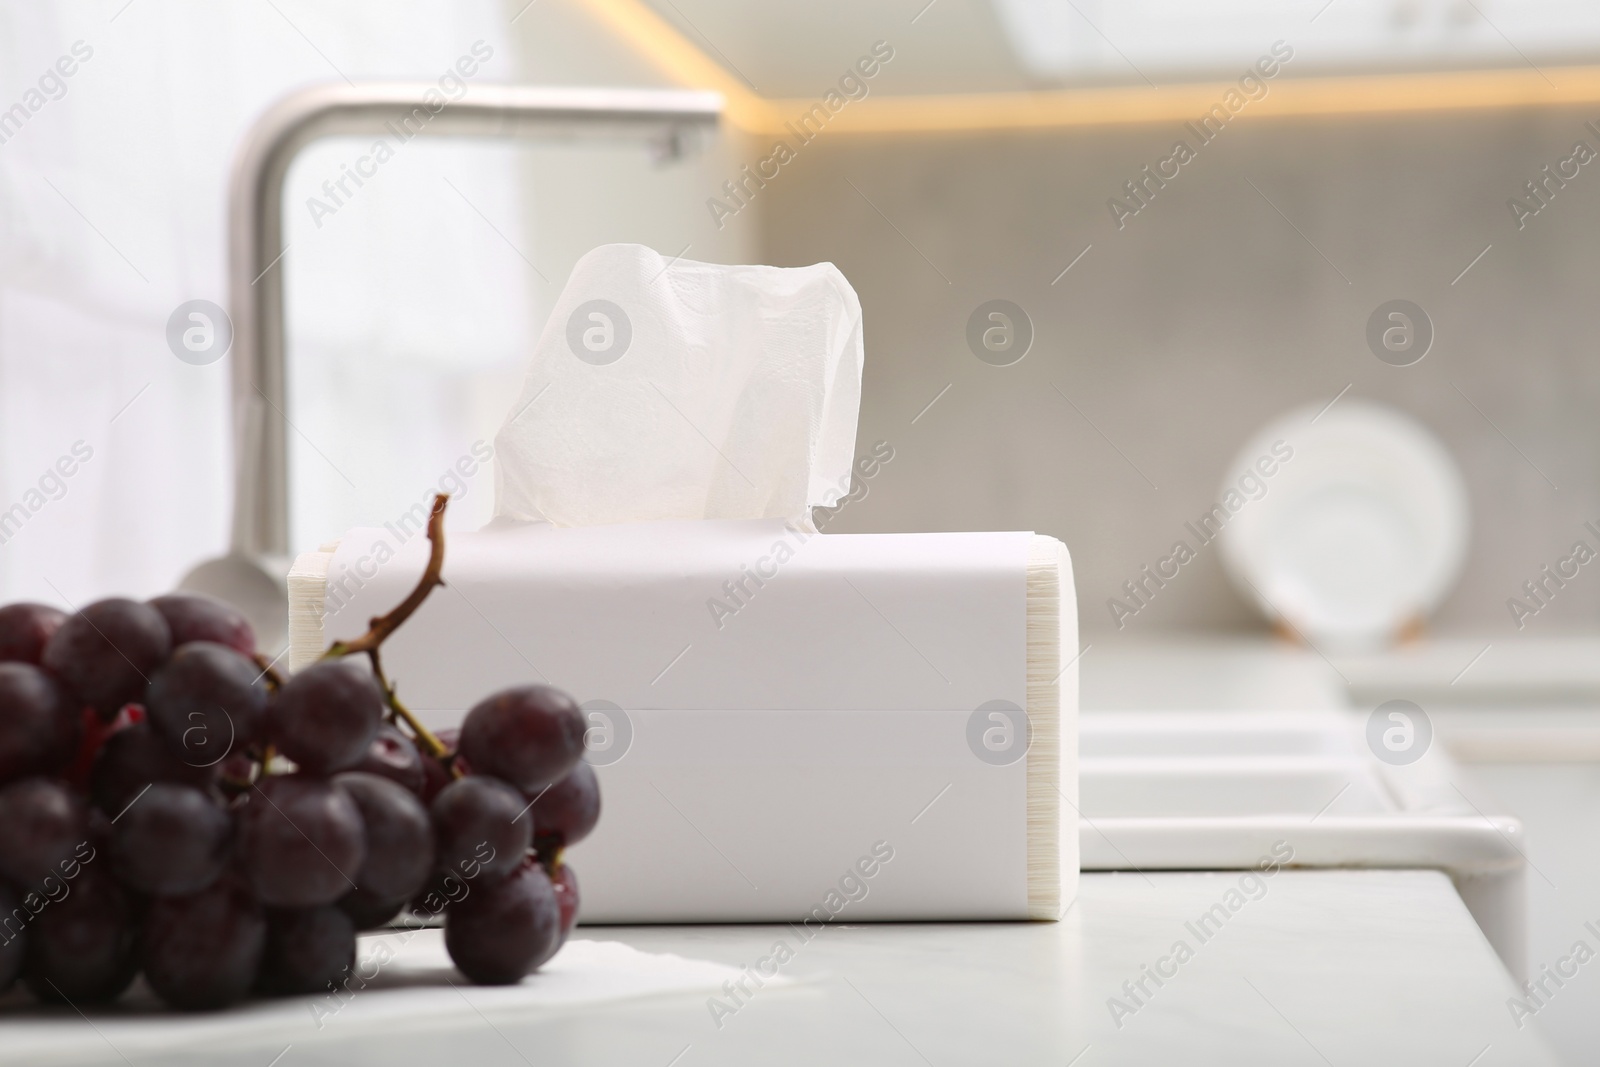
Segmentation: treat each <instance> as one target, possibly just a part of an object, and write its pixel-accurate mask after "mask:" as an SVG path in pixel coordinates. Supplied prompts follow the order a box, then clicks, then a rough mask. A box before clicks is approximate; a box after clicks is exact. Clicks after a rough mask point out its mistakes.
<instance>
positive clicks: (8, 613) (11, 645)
mask: <svg viewBox="0 0 1600 1067" xmlns="http://www.w3.org/2000/svg"><path fill="white" fill-rule="evenodd" d="M66 621H67V616H66V613H65V612H62V611H57V610H56V609H55V608H52V607H49V606H48V605H45V604H7V605H6V606H5V607H3V608H0V662H10V661H13V660H15V661H17V662H20V663H33V664H37V663H38V662H39V657H40V656H42V655H43V654H44V646H45V643H46V642H48V641H49V640H50V638H51V636H52V635H54V634H55V632H56V631H57V630H59V629H61V624H62V623H63V622H66Z"/></svg>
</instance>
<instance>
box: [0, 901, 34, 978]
mask: <svg viewBox="0 0 1600 1067" xmlns="http://www.w3.org/2000/svg"><path fill="white" fill-rule="evenodd" d="M29 918H30V915H29V913H28V912H27V911H26V910H25V909H24V908H23V907H22V902H21V901H20V900H19V899H17V894H16V891H15V890H13V889H12V888H11V887H10V886H8V885H6V884H5V883H4V882H0V993H5V992H6V991H7V990H9V989H10V988H11V984H12V983H13V982H15V981H16V980H17V976H18V975H20V974H21V973H22V963H23V960H24V959H25V958H26V957H27V950H28V921H29Z"/></svg>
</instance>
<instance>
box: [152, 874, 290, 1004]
mask: <svg viewBox="0 0 1600 1067" xmlns="http://www.w3.org/2000/svg"><path fill="white" fill-rule="evenodd" d="M266 941H267V920H266V917H265V915H264V914H263V913H262V910H261V906H260V905H259V904H257V903H256V901H255V899H254V898H253V897H252V896H251V895H250V890H249V889H248V888H247V887H246V886H245V884H244V883H243V882H242V881H241V880H240V879H239V878H238V877H236V876H234V875H231V874H230V875H226V876H224V877H222V878H219V879H217V880H216V881H215V882H213V883H212V884H211V885H210V886H209V887H208V888H206V889H203V890H201V891H200V892H198V893H193V894H190V895H188V896H181V897H157V898H155V900H154V901H152V902H151V904H150V911H149V913H148V914H147V915H146V916H145V920H144V936H143V939H142V942H141V945H140V947H141V949H142V955H143V959H144V976H145V980H146V981H147V982H149V983H150V988H151V989H153V990H155V993H156V996H158V997H160V998H161V999H162V1000H163V1001H165V1002H166V1003H167V1005H168V1006H170V1007H174V1008H182V1009H184V1010H186V1011H195V1010H206V1009H214V1008H223V1007H226V1006H227V1005H229V1004H231V1003H233V1002H234V1001H236V1000H239V999H240V998H241V997H243V996H244V995H245V994H246V993H248V992H249V991H250V986H251V983H252V982H253V981H254V979H255V976H256V972H257V970H258V969H259V967H260V965H261V957H262V954H263V951H264V949H265V947H266Z"/></svg>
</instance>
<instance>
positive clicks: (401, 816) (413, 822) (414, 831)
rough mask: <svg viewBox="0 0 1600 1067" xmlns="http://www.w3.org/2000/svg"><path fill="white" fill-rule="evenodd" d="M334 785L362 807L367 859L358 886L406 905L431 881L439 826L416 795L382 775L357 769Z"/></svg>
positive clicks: (337, 780) (358, 877) (340, 776)
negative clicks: (435, 825)
mask: <svg viewBox="0 0 1600 1067" xmlns="http://www.w3.org/2000/svg"><path fill="white" fill-rule="evenodd" d="M333 782H334V785H336V786H338V787H339V788H340V789H343V790H344V791H345V793H347V794H348V795H349V797H350V799H351V800H353V801H355V803H356V807H358V808H360V809H361V822H362V825H363V827H364V828H365V830H366V839H367V858H366V861H365V862H364V863H362V865H361V871H360V873H358V874H357V875H356V888H357V889H359V890H365V891H366V892H369V893H371V894H373V895H374V896H375V897H377V898H379V899H382V900H396V901H404V900H406V899H407V898H409V897H410V896H411V895H412V894H413V893H415V892H416V891H417V890H419V889H421V888H422V886H423V883H424V882H426V881H427V880H428V872H429V871H431V870H432V869H433V824H432V823H431V822H430V821H429V819H428V811H427V809H426V808H424V807H423V806H422V801H420V800H418V799H417V797H416V794H415V793H412V792H411V791H410V790H408V789H406V788H405V786H403V785H400V784H399V783H398V782H391V781H390V780H389V779H387V778H380V777H378V776H377V775H376V774H365V773H361V772H358V771H351V772H347V773H345V774H341V775H339V776H338V777H337V778H335V779H334V780H333Z"/></svg>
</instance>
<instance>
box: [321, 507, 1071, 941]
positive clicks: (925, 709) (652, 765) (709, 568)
mask: <svg viewBox="0 0 1600 1067" xmlns="http://www.w3.org/2000/svg"><path fill="white" fill-rule="evenodd" d="M397 535H403V532H401V531H394V532H391V531H388V530H376V529H358V530H354V531H351V532H350V533H349V534H347V535H346V536H345V537H344V538H343V539H342V540H341V541H340V542H339V543H338V545H337V546H325V549H326V550H325V551H323V552H318V553H308V554H306V555H304V556H301V557H300V559H299V560H298V561H297V562H296V564H295V567H294V570H293V571H292V572H291V574H290V594H291V642H292V649H293V655H294V662H295V663H296V664H297V665H299V664H304V663H307V662H309V661H310V660H312V659H314V658H315V657H316V655H317V654H319V653H320V651H321V650H322V649H323V648H324V647H325V646H326V644H327V643H328V642H329V641H330V640H333V639H336V638H348V637H353V636H355V635H357V634H359V633H360V632H362V631H363V630H364V629H365V628H366V625H367V620H368V619H369V618H370V617H371V616H373V615H376V614H380V613H382V612H384V611H387V610H388V609H389V608H391V607H392V606H393V605H394V604H396V603H398V602H399V600H400V599H402V598H403V597H404V595H405V593H406V592H407V591H408V590H409V589H410V587H411V586H412V585H413V584H414V582H415V581H416V578H417V576H418V575H419V574H420V573H421V570H422V567H423V563H424V560H425V559H426V554H427V546H426V542H425V539H424V538H423V537H422V536H421V535H420V534H412V535H410V536H406V540H405V543H404V544H397V540H398V536H397ZM444 575H445V579H446V582H447V583H448V584H447V585H446V587H445V588H443V589H439V590H436V591H435V592H434V593H433V594H432V596H430V597H429V599H428V600H427V601H426V603H425V604H424V605H423V607H422V608H421V610H420V611H418V613H417V614H416V615H415V616H413V617H412V618H411V620H410V621H409V622H408V623H407V624H406V625H405V626H403V627H402V628H401V629H400V630H399V631H398V632H397V633H396V634H395V635H394V637H392V638H391V639H390V640H389V642H388V643H387V644H386V645H385V656H384V659H385V666H386V668H387V669H388V671H389V673H390V675H391V676H392V679H393V680H394V681H395V683H396V685H397V687H398V689H399V692H400V695H401V697H402V699H404V700H405V701H406V702H407V704H408V705H409V706H410V707H412V708H413V709H414V710H416V711H417V712H418V714H419V716H420V717H421V718H422V719H423V720H424V721H425V722H427V723H429V724H430V725H433V726H440V727H442V726H447V725H453V724H456V723H458V722H459V721H460V719H461V717H462V715H463V714H464V713H465V711H466V710H467V709H468V708H470V707H471V706H472V705H473V704H475V703H476V702H477V701H478V700H480V699H481V698H483V697H484V696H486V695H488V694H489V693H491V692H494V691H495V690H497V689H500V688H503V687H505V686H509V685H519V684H526V683H529V682H548V683H549V684H552V685H555V686H558V687H560V688H562V689H565V690H567V691H568V692H570V693H572V694H573V695H574V696H575V697H576V698H577V699H578V700H579V701H580V702H581V703H583V704H584V707H585V710H586V712H587V713H588V715H589V717H590V722H591V730H590V736H589V742H590V756H589V758H590V761H591V762H592V763H594V764H595V765H596V770H597V773H598V775H599V779H600V784H601V789H602V795H603V809H604V810H603V814H602V816H601V820H600V825H599V827H598V828H597V829H596V830H595V832H594V834H593V835H592V836H591V837H590V838H589V839H588V840H586V841H583V842H582V843H580V844H578V845H576V846H574V847H573V848H572V849H571V850H570V851H569V854H568V856H569V859H570V861H571V862H572V864H573V866H574V868H575V869H576V870H577V872H578V874H579V877H580V880H581V887H582V893H583V918H584V920H585V921H586V922H742V921H807V920H808V919H809V920H811V921H812V922H813V923H815V922H825V921H828V920H829V919H833V918H837V919H841V920H893V919H902V920H903V919H924V920H940V919H949V920H955V919H966V920H972V919H1054V918H1057V917H1059V915H1060V914H1061V912H1062V911H1063V910H1064V909H1065V908H1066V907H1067V905H1069V904H1070V903H1071V901H1072V899H1073V897H1074V895H1075V893H1076V890H1077V876H1078V836H1077V817H1076V814H1077V810H1076V809H1077V710H1078V708H1077V704H1078V700H1077V695H1078V685H1077V668H1076V663H1075V654H1076V653H1075V650H1076V647H1077V617H1076V601H1075V598H1074V594H1073V584H1072V571H1071V563H1070V561H1069V559H1068V556H1067V552H1066V549H1065V547H1064V546H1063V545H1062V544H1061V543H1060V542H1059V541H1056V540H1055V539H1053V538H1049V537H1042V536H1036V535H1033V534H1027V533H970V534H958V533H938V534H873V535H850V534H829V535H823V534H807V533H803V532H800V531H798V530H795V529H793V528H790V527H788V526H785V525H784V524H782V523H780V522H777V521H770V520H752V521H720V522H717V521H699V522H662V523H637V524H625V525H613V526H596V527H585V528H577V529H568V528H555V527H550V526H546V525H543V524H538V525H524V526H511V527H506V528H491V529H488V530H484V531H482V532H479V533H473V534H454V535H451V536H450V537H449V538H448V543H447V552H446V559H445V571H444Z"/></svg>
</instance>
